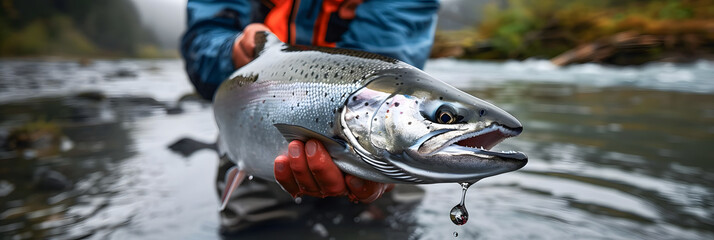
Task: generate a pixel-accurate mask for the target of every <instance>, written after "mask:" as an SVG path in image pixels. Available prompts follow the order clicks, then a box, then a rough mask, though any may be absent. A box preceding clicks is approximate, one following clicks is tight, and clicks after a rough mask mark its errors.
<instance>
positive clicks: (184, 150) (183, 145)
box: [169, 138, 217, 157]
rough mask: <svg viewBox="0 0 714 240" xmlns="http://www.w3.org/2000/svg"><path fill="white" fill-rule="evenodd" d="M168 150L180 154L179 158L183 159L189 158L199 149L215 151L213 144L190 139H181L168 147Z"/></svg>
mask: <svg viewBox="0 0 714 240" xmlns="http://www.w3.org/2000/svg"><path fill="white" fill-rule="evenodd" d="M169 149H171V151H174V152H176V153H178V154H181V156H184V157H188V156H191V155H192V154H193V153H194V152H196V151H198V150H201V149H211V150H214V151H217V148H216V144H215V143H204V142H200V141H197V140H194V139H191V138H181V139H179V140H178V141H176V142H174V143H172V144H171V145H169Z"/></svg>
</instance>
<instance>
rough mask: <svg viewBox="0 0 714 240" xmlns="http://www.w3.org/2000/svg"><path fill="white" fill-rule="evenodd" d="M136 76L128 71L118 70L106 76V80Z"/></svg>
mask: <svg viewBox="0 0 714 240" xmlns="http://www.w3.org/2000/svg"><path fill="white" fill-rule="evenodd" d="M136 77H137V74H136V73H135V72H133V71H131V70H128V69H119V70H117V71H116V72H114V73H111V74H108V75H107V78H136Z"/></svg>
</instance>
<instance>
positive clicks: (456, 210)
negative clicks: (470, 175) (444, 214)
mask: <svg viewBox="0 0 714 240" xmlns="http://www.w3.org/2000/svg"><path fill="white" fill-rule="evenodd" d="M471 184H473V183H461V202H460V203H459V204H456V206H454V207H453V208H451V211H450V212H449V217H450V218H451V222H453V223H454V224H456V225H464V224H466V222H467V221H468V220H469V212H468V211H467V210H466V204H464V200H466V191H467V190H468V189H469V187H470V186H471Z"/></svg>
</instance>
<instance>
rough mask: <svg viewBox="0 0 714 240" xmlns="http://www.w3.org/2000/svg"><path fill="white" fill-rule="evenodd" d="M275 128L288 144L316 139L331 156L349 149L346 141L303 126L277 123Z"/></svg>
mask: <svg viewBox="0 0 714 240" xmlns="http://www.w3.org/2000/svg"><path fill="white" fill-rule="evenodd" d="M273 126H275V128H277V129H278V131H280V133H281V134H282V135H283V137H285V140H287V141H288V142H292V141H294V140H300V141H303V142H307V140H310V139H315V140H318V141H320V142H321V143H322V144H323V145H324V146H325V148H326V149H327V151H328V152H330V154H335V153H340V152H342V151H345V150H346V149H347V144H345V142H344V141H342V140H339V139H334V138H331V137H327V136H325V135H322V134H320V133H317V132H314V131H312V130H310V129H307V128H304V127H301V126H296V125H290V124H282V123H276V124H273Z"/></svg>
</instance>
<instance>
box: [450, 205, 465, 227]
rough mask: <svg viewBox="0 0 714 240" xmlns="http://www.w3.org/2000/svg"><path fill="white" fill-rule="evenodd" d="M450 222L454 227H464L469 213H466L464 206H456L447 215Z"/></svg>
mask: <svg viewBox="0 0 714 240" xmlns="http://www.w3.org/2000/svg"><path fill="white" fill-rule="evenodd" d="M449 216H450V217H451V222H453V223H454V224H456V225H464V224H466V222H467V221H468V220H469V212H467V211H466V206H464V205H461V204H457V205H456V206H454V208H452V209H451V212H450V213H449Z"/></svg>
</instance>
